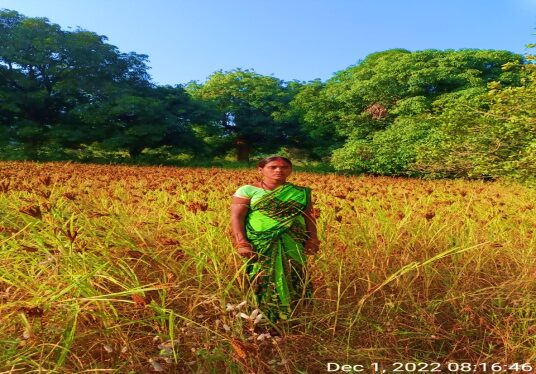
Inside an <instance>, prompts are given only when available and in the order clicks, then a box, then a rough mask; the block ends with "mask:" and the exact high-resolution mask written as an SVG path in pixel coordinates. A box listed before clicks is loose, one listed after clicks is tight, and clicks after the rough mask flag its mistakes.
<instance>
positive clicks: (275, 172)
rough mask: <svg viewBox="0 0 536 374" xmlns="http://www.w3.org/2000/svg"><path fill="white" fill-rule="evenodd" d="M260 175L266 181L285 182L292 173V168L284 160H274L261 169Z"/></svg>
mask: <svg viewBox="0 0 536 374" xmlns="http://www.w3.org/2000/svg"><path fill="white" fill-rule="evenodd" d="M259 173H260V174H261V175H262V176H263V178H265V179H272V180H275V181H279V182H285V181H286V180H287V178H288V176H289V175H290V173H292V167H291V166H290V165H289V164H288V163H286V162H285V161H283V160H274V161H270V162H269V163H267V164H266V165H264V167H263V168H259Z"/></svg>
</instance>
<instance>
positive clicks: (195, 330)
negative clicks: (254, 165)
mask: <svg viewBox="0 0 536 374" xmlns="http://www.w3.org/2000/svg"><path fill="white" fill-rule="evenodd" d="M255 179H256V173H255V172H254V171H253V170H252V171H228V170H222V169H215V168H214V169H193V168H192V169H189V168H172V167H127V166H102V165H101V166H99V165H78V164H69V163H47V164H38V163H19V162H4V163H0V251H1V256H0V322H1V323H0V370H4V371H8V372H9V371H11V372H21V373H22V372H24V373H29V372H136V373H144V372H153V371H162V372H169V373H183V372H184V373H210V372H214V373H225V372H229V373H235V372H238V373H241V372H244V373H252V372H256V373H257V372H258V373H262V372H265V373H270V372H274V373H275V372H278V373H279V372H283V373H299V372H302V373H305V372H307V373H316V372H324V371H325V369H326V364H327V362H330V361H331V362H338V363H350V364H352V363H353V364H364V365H370V363H371V362H382V363H386V364H387V363H391V362H394V361H403V362H408V361H413V362H417V361H424V362H432V361H436V362H442V363H445V362H447V361H449V360H450V361H465V362H472V363H480V362H487V363H491V362H501V363H512V362H520V363H523V362H532V363H535V362H536V338H535V336H536V256H535V248H536V235H535V231H536V213H535V209H534V208H535V201H536V191H534V190H530V189H527V188H524V187H521V186H518V185H506V184H500V183H484V182H479V181H462V180H455V181H447V180H442V181H423V180H409V179H399V178H383V177H343V176H336V175H315V174H310V173H295V174H293V176H292V177H291V179H290V181H291V182H293V183H296V184H299V185H307V186H310V187H312V188H313V195H314V199H315V204H316V208H317V209H318V211H317V213H318V214H319V218H318V229H319V235H320V238H321V240H322V246H321V251H320V253H319V254H318V255H316V256H314V257H310V258H309V269H310V272H311V276H312V277H313V282H314V288H315V293H314V300H313V303H312V307H310V308H308V309H303V310H301V311H300V313H296V315H295V316H294V317H293V318H292V319H291V320H290V321H288V322H285V323H281V324H280V325H278V326H276V328H277V329H279V330H280V331H282V336H281V338H280V339H274V338H271V337H267V338H265V339H262V338H261V339H257V338H258V337H259V335H254V334H255V333H256V332H254V330H253V323H252V322H251V321H248V320H247V319H245V318H242V317H240V314H239V313H240V312H242V313H245V314H249V313H251V312H252V310H253V309H254V306H253V305H252V300H253V298H252V295H251V292H249V291H248V289H247V283H246V282H245V281H244V278H243V272H242V271H241V270H242V268H241V267H242V265H243V263H242V261H241V259H240V258H238V257H237V256H236V255H235V254H234V252H233V249H232V243H231V241H230V236H229V213H228V212H229V203H230V196H231V195H232V193H233V192H234V190H235V189H236V188H237V187H238V186H240V185H242V184H245V183H251V182H253V181H254V180H255ZM243 300H246V301H247V302H248V304H246V305H244V306H242V307H241V309H240V310H231V311H226V309H232V308H230V307H229V308H228V307H227V304H232V305H234V306H236V305H237V304H239V303H240V302H241V301H243ZM268 327H269V326H267V328H268ZM257 333H260V332H257Z"/></svg>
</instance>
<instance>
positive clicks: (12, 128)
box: [0, 10, 151, 158]
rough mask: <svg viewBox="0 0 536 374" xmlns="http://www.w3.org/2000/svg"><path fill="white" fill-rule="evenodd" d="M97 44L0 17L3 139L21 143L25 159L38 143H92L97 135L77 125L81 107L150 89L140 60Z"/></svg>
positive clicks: (91, 36)
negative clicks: (121, 93) (118, 94)
mask: <svg viewBox="0 0 536 374" xmlns="http://www.w3.org/2000/svg"><path fill="white" fill-rule="evenodd" d="M105 40H106V37H104V36H99V35H97V34H95V33H92V32H88V31H83V30H76V31H73V32H70V31H64V30H61V28H60V27H59V26H58V25H56V24H52V23H50V22H49V21H48V19H46V18H26V17H24V16H22V15H20V14H19V13H17V12H14V11H7V10H3V11H0V76H1V77H2V83H1V87H2V93H3V97H4V100H2V107H1V109H0V110H1V111H2V112H1V113H2V114H1V115H2V120H3V121H2V126H3V133H4V134H7V137H8V139H9V140H10V141H11V142H17V143H21V144H23V145H24V149H25V153H26V155H27V156H28V157H29V158H36V157H38V150H39V148H40V147H41V146H43V145H45V144H57V145H59V146H61V147H70V146H77V145H79V144H80V142H83V141H87V140H90V139H93V136H94V131H95V130H101V129H95V128H93V127H92V126H86V125H87V123H84V122H83V121H81V118H80V116H79V113H80V108H81V107H84V106H85V107H91V106H98V105H99V104H100V103H103V102H104V101H106V100H108V99H109V97H110V95H114V94H117V92H121V91H122V90H138V89H147V88H148V87H150V86H151V84H150V82H149V75H148V74H147V66H146V61H147V56H145V55H138V54H136V53H127V54H125V53H120V52H119V51H118V50H117V48H116V47H115V46H113V45H110V44H107V43H105ZM111 93H112V94H111ZM93 124H95V123H94V122H93ZM100 125H102V124H98V125H96V126H97V127H99V126H100ZM97 132H98V131H97Z"/></svg>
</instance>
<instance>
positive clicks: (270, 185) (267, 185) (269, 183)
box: [261, 179, 286, 190]
mask: <svg viewBox="0 0 536 374" xmlns="http://www.w3.org/2000/svg"><path fill="white" fill-rule="evenodd" d="M285 183H286V182H284V181H283V182H280V181H274V180H270V179H263V180H262V181H261V186H262V188H264V189H266V190H273V189H276V188H277V187H279V186H281V185H282V184H285Z"/></svg>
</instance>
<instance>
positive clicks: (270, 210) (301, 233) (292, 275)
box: [246, 183, 312, 322]
mask: <svg viewBox="0 0 536 374" xmlns="http://www.w3.org/2000/svg"><path fill="white" fill-rule="evenodd" d="M310 200H311V189H310V188H308V187H299V186H296V185H294V184H292V183H285V184H283V185H281V186H279V187H277V188H276V189H274V190H272V191H271V192H269V193H267V194H266V195H264V196H262V197H261V198H260V199H259V200H258V201H256V202H255V203H252V204H251V206H250V210H249V212H248V215H247V216H246V236H247V238H248V240H249V241H250V243H251V244H252V245H253V247H254V249H255V253H256V255H257V258H256V259H250V260H248V264H247V267H246V271H247V273H248V276H249V279H250V282H251V284H252V285H253V287H254V289H255V295H256V299H257V304H258V307H259V308H260V309H261V310H262V311H263V312H264V315H265V316H266V317H267V318H268V319H270V320H271V321H272V322H275V321H277V320H279V319H287V318H288V317H289V316H290V314H291V312H292V309H293V307H294V306H295V305H296V303H297V301H299V300H300V299H302V298H305V297H310V296H311V294H312V287H311V283H310V280H309V279H308V277H307V273H306V269H305V265H306V257H305V254H304V244H305V242H306V240H307V238H308V235H307V230H306V226H305V219H304V211H305V209H306V207H307V205H308V203H309V201H310Z"/></svg>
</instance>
